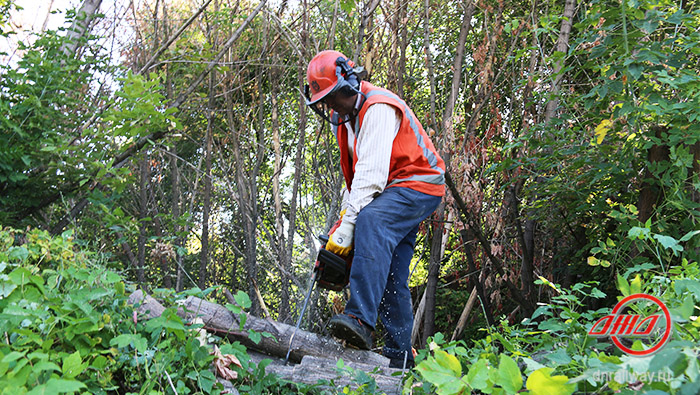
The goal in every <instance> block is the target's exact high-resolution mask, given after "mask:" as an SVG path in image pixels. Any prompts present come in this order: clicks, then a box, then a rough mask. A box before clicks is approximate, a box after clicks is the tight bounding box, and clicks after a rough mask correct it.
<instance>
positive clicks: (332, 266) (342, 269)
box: [284, 235, 353, 365]
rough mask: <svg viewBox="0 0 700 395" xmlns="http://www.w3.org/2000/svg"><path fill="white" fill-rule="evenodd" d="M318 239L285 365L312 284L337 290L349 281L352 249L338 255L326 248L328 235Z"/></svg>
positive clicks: (320, 236) (341, 288)
mask: <svg viewBox="0 0 700 395" xmlns="http://www.w3.org/2000/svg"><path fill="white" fill-rule="evenodd" d="M318 239H319V240H321V241H322V242H323V245H322V246H321V249H320V250H319V251H318V256H317V257H316V265H315V266H314V271H313V273H312V274H311V278H310V279H309V290H308V291H307V293H306V297H305V298H304V305H303V306H302V308H301V313H299V318H298V319H297V325H296V326H295V327H294V332H293V333H292V336H291V337H290V338H289V348H288V349H287V356H286V357H285V358H284V364H285V365H286V364H287V362H288V361H289V354H290V353H291V352H292V342H294V336H295V335H296V334H297V330H299V326H300V325H301V320H302V319H303V318H304V312H305V311H306V306H307V305H308V304H309V299H310V298H311V292H312V291H313V289H314V284H315V283H316V284H318V287H319V288H323V289H329V290H332V291H336V292H339V291H342V290H343V288H345V286H346V285H348V284H349V283H350V267H351V266H352V255H353V253H352V251H350V254H348V256H347V257H345V258H343V257H340V256H338V255H336V254H334V253H332V252H330V251H328V250H326V243H328V236H326V235H319V236H318Z"/></svg>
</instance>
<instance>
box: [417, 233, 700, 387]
mask: <svg viewBox="0 0 700 395" xmlns="http://www.w3.org/2000/svg"><path fill="white" fill-rule="evenodd" d="M642 233H644V232H637V231H635V232H631V234H630V236H629V237H639V235H640V234H642ZM660 236H661V235H659V237H655V238H654V237H651V236H649V238H650V239H654V240H658V242H659V243H660V244H661V245H665V246H667V248H669V249H672V247H673V246H675V245H676V243H678V242H679V241H678V240H675V239H673V238H672V237H670V236H664V237H660ZM671 239H673V240H671ZM661 240H663V241H661ZM661 266H664V265H661ZM699 274H700V269H699V268H698V264H697V262H688V261H687V260H684V261H683V262H682V263H681V264H680V265H674V266H671V267H670V268H668V270H667V272H666V273H665V274H664V273H660V272H655V271H649V270H648V268H647V267H646V266H639V267H633V268H630V269H628V270H627V271H625V272H624V273H621V274H619V275H618V282H617V285H618V287H619V292H620V294H621V295H622V296H619V297H618V298H619V299H621V298H622V297H624V296H628V295H631V294H634V293H648V294H651V295H655V296H657V297H658V298H660V299H661V301H662V302H663V303H664V304H666V306H667V307H668V308H669V310H670V311H671V315H672V320H673V326H674V329H673V332H672V339H671V341H670V342H669V343H668V344H666V345H665V346H664V347H663V348H662V349H661V350H660V351H659V352H657V353H656V354H653V355H651V356H647V357H643V358H640V357H633V356H629V355H626V354H624V353H623V352H621V351H620V350H619V349H617V348H616V347H614V346H613V345H612V344H610V342H609V340H607V339H598V338H593V337H590V336H588V331H589V330H590V328H591V327H592V326H593V324H594V323H595V322H596V321H597V319H599V318H601V317H603V316H604V315H606V314H609V312H610V308H601V309H598V310H587V309H586V306H587V305H590V301H587V299H589V298H594V299H599V300H603V299H605V298H606V295H605V294H604V293H603V292H601V291H600V290H599V289H598V288H597V284H596V283H578V284H575V285H574V286H572V287H571V288H570V289H565V288H562V287H561V286H559V285H557V284H553V283H551V282H549V281H547V280H546V279H544V278H540V279H539V280H537V283H538V284H539V285H540V286H541V287H546V288H550V289H552V290H553V291H554V294H555V296H553V297H552V300H551V301H550V303H548V304H542V305H541V306H540V307H539V308H538V309H537V310H536V311H535V313H534V314H533V316H532V317H531V318H529V319H526V320H524V321H523V323H522V325H520V326H515V327H513V326H510V325H509V324H508V323H507V322H506V321H502V322H501V324H500V326H499V328H497V329H496V328H494V329H489V334H488V336H486V337H485V338H484V339H482V340H478V341H476V342H474V344H473V345H471V346H470V347H467V346H465V345H464V343H463V342H461V341H459V342H451V343H445V341H444V339H443V337H442V335H440V334H438V335H436V336H435V337H434V338H433V340H432V343H431V350H432V351H430V352H428V351H421V352H419V357H418V359H417V360H419V361H420V363H419V364H418V366H417V367H416V372H417V373H418V374H419V375H420V376H418V375H416V374H414V375H413V376H412V377H411V378H410V379H409V380H408V381H407V383H406V386H405V388H406V389H407V388H410V386H415V384H414V381H416V380H419V379H422V380H424V381H425V382H426V383H429V385H428V386H427V387H426V385H423V387H417V388H422V389H421V391H425V392H426V393H429V392H430V391H435V392H436V393H438V394H460V393H468V392H469V391H474V390H478V391H481V392H483V393H502V394H515V393H518V392H520V391H524V390H529V391H530V393H532V394H572V393H574V392H577V391H578V392H583V393H587V392H600V391H609V390H614V391H622V393H630V394H631V393H636V392H635V391H652V390H660V391H664V392H665V393H679V394H685V393H688V394H690V393H696V391H697V390H698V388H699V385H698V382H699V380H698V379H700V365H698V361H697V354H698V352H700V346H698V339H700V331H699V328H700V322H699V321H698V318H697V314H698V309H697V307H696V306H697V304H698V302H700V280H699V277H698V275H699ZM630 279H631V280H630ZM608 296H610V295H608ZM635 308H641V307H639V306H637V307H635ZM637 313H638V314H651V313H653V310H652V311H646V310H642V311H638V312H637ZM653 340H654V339H651V341H652V342H653ZM645 347H647V346H646V345H644V344H643V343H642V342H641V340H636V341H634V343H633V344H632V348H633V349H636V350H643V349H645ZM523 386H524V387H523ZM414 389H415V388H414ZM418 393H422V392H418Z"/></svg>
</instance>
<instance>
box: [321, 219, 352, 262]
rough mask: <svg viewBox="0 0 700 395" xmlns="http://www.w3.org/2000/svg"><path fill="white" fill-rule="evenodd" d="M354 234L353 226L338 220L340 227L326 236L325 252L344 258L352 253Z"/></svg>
mask: <svg viewBox="0 0 700 395" xmlns="http://www.w3.org/2000/svg"><path fill="white" fill-rule="evenodd" d="M354 232H355V224H351V223H349V222H347V221H343V220H342V219H341V220H340V225H339V226H338V227H337V228H336V229H335V230H333V231H332V232H331V233H330V234H329V235H328V236H329V237H328V243H326V250H328V251H330V252H332V253H334V254H336V255H338V256H341V257H346V256H348V255H349V254H350V251H352V241H353V234H354Z"/></svg>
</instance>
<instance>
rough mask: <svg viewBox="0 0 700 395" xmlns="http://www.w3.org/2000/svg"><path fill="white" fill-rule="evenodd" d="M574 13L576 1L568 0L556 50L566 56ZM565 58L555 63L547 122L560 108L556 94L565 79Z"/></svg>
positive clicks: (546, 114) (547, 107) (546, 112)
mask: <svg viewBox="0 0 700 395" xmlns="http://www.w3.org/2000/svg"><path fill="white" fill-rule="evenodd" d="M574 11H576V0H566V4H565V5H564V14H562V21H561V28H560V30H559V37H558V38H557V43H556V46H555V48H554V50H555V51H557V52H562V53H564V54H566V53H567V52H568V48H569V34H570V33H571V26H572V22H573V19H574ZM564 59H565V56H562V57H561V58H559V60H557V61H556V62H555V63H554V70H552V71H553V76H554V79H553V81H552V87H551V89H550V93H551V96H552V97H551V98H550V100H548V101H547V105H546V107H545V122H549V121H550V120H551V119H552V118H554V115H555V112H556V109H557V107H559V99H557V97H556V94H557V92H558V91H559V87H560V86H561V81H562V80H563V79H564V75H563V74H562V72H561V70H562V69H563V68H564Z"/></svg>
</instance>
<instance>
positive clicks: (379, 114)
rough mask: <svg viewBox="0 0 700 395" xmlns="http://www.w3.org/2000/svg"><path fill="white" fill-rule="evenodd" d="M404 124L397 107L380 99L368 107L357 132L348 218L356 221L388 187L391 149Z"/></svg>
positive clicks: (353, 221) (348, 202)
mask: <svg viewBox="0 0 700 395" xmlns="http://www.w3.org/2000/svg"><path fill="white" fill-rule="evenodd" d="M400 125H401V119H400V116H399V115H398V114H397V112H396V109H394V107H392V106H390V105H388V104H383V103H377V104H373V105H372V106H370V107H369V108H368V109H367V112H366V113H365V117H364V120H363V122H362V127H361V128H360V133H357V163H356V164H355V175H354V177H353V180H352V190H351V191H350V194H349V195H348V198H347V211H346V212H345V216H344V217H343V220H344V221H347V222H349V223H353V224H354V223H355V221H356V219H357V213H359V212H360V210H362V208H364V207H365V206H366V205H368V204H369V203H370V202H371V201H372V200H374V198H375V197H377V196H379V194H380V193H382V192H383V191H384V188H386V184H387V179H388V178H389V165H390V162H391V149H392V146H393V145H394V138H396V135H397V134H398V132H399V126H400Z"/></svg>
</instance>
